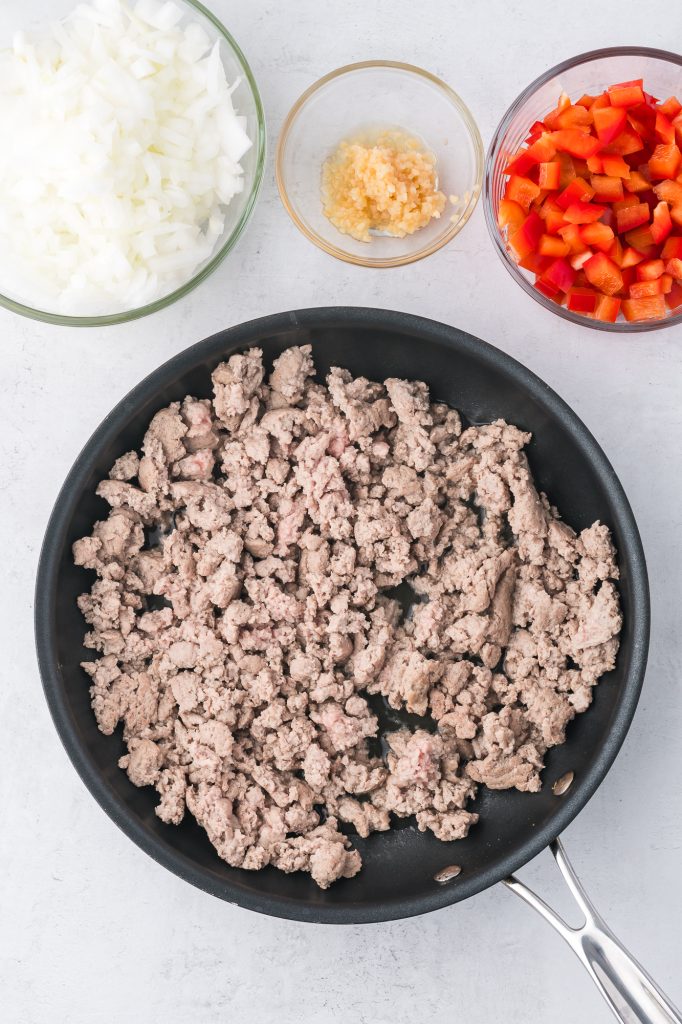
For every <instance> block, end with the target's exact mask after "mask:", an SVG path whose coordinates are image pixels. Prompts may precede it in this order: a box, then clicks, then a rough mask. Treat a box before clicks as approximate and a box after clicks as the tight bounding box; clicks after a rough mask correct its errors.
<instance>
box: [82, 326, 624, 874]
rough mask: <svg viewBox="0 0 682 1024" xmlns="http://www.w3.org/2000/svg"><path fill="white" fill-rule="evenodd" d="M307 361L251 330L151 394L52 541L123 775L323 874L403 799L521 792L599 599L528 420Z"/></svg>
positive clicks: (221, 832) (587, 641)
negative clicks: (158, 401) (533, 460)
mask: <svg viewBox="0 0 682 1024" xmlns="http://www.w3.org/2000/svg"><path fill="white" fill-rule="evenodd" d="M314 376H315V367H314V363H313V359H312V346H310V345H305V346H303V347H301V348H290V349H287V350H285V351H284V352H282V353H281V354H280V355H279V356H278V357H277V358H276V359H275V360H274V364H273V368H272V372H271V373H270V376H269V379H266V374H265V371H264V367H263V361H262V353H261V351H260V350H259V349H257V348H253V349H250V350H248V351H246V352H244V353H242V354H237V355H233V356H231V357H230V358H229V359H228V360H227V361H225V362H223V363H221V364H220V365H219V366H217V367H216V369H215V370H214V372H213V375H212V381H213V389H214V393H213V396H212V397H210V396H208V395H206V396H199V397H197V396H187V397H186V398H185V399H184V401H183V402H182V403H180V402H174V403H173V404H171V405H170V406H168V407H167V408H165V409H161V410H159V411H158V412H157V413H156V415H155V416H154V418H153V419H152V421H151V423H150V425H149V428H148V430H147V432H146V434H145V436H144V438H143V439H142V443H141V446H140V447H141V451H140V452H139V453H138V452H137V451H129V452H126V453H125V454H124V455H122V456H121V457H120V458H119V459H118V460H117V461H116V462H115V463H114V465H113V467H112V469H111V471H110V473H109V476H108V479H106V480H104V481H102V482H101V483H100V485H99V488H98V494H99V495H100V496H101V497H103V498H105V499H106V501H107V502H108V503H109V505H110V513H109V515H108V517H107V518H106V519H103V520H101V521H100V522H97V523H95V524H94V526H93V529H92V533H91V535H90V536H87V537H83V538H82V539H80V540H78V541H76V543H75V544H74V547H73V557H74V561H75V563H76V564H77V565H79V566H82V567H83V568H84V569H87V570H89V571H93V570H94V572H95V573H96V575H97V579H96V580H95V582H94V583H93V584H92V586H91V588H90V590H89V592H88V593H86V594H83V595H82V596H81V597H80V598H79V607H80V609H81V611H82V613H83V616H84V619H85V621H86V622H87V624H88V626H89V627H90V631H89V632H88V633H87V634H86V636H85V639H84V644H85V646H86V648H88V649H89V650H90V651H91V652H92V656H91V660H89V661H87V662H84V663H83V668H84V670H85V672H86V673H87V676H88V677H89V681H90V695H91V701H92V707H93V711H94V714H95V717H96V720H97V724H98V726H99V728H100V729H101V731H102V732H103V733H105V734H106V735H111V734H112V733H113V732H114V731H115V730H116V729H117V728H121V729H122V735H123V741H124V743H125V744H126V746H127V753H126V754H125V755H124V756H123V757H122V758H121V759H120V761H119V764H120V766H121V768H123V769H125V770H126V771H127V773H128V776H129V778H130V781H131V782H132V783H133V784H134V785H135V786H153V787H155V789H156V791H157V793H158V795H159V802H158V805H157V807H156V813H157V815H158V816H159V818H160V819H161V820H162V821H163V822H166V823H168V824H179V823H180V822H181V821H182V820H183V817H184V815H185V813H186V812H187V811H189V813H190V814H192V815H193V816H194V817H195V818H196V820H197V821H198V822H199V824H200V825H201V826H202V827H203V828H204V829H205V830H206V833H207V835H208V837H209V839H210V841H211V842H212V843H213V845H214V846H215V848H216V850H217V852H218V854H219V856H220V857H222V858H223V859H224V860H225V861H227V863H229V864H231V865H233V866H235V867H241V868H245V869H247V870H258V869H260V868H262V867H264V866H265V865H268V864H270V865H273V866H274V867H276V868H278V869H279V870H281V871H287V872H290V871H305V872H308V873H309V874H310V875H311V877H312V879H313V880H314V881H315V882H316V883H317V885H319V886H320V887H321V888H327V887H328V886H329V885H331V884H332V883H333V882H335V881H336V880H338V879H342V878H350V877H352V876H353V875H355V874H356V873H357V872H358V871H359V870H360V867H361V860H360V854H359V853H358V851H357V850H356V849H354V847H353V839H352V836H350V837H349V836H347V835H346V834H345V833H346V832H347V831H348V830H349V827H350V828H352V829H354V831H355V833H356V834H357V835H359V836H361V837H363V838H364V837H367V836H369V835H371V833H373V832H377V831H385V830H387V829H389V828H390V826H391V820H392V816H397V817H410V816H413V818H414V820H415V822H416V825H417V827H418V828H419V829H420V830H422V831H424V830H426V829H428V830H430V831H432V832H433V833H434V835H436V836H437V837H438V838H439V839H441V840H442V841H444V842H452V841H455V840H457V839H460V838H462V837H464V836H466V835H467V833H468V831H469V829H470V828H471V827H472V826H474V825H475V824H476V822H477V820H478V815H477V814H475V813H474V812H472V811H470V810H469V809H468V805H469V803H470V801H471V800H472V798H473V797H474V796H475V794H476V791H477V787H478V786H479V785H483V786H488V787H489V788H490V789H508V788H512V787H515V788H516V789H518V790H521V791H524V792H535V791H537V790H538V789H539V788H540V787H541V785H542V769H543V765H544V757H545V754H546V752H547V750H548V749H549V748H551V747H553V746H556V745H557V744H560V743H563V742H564V739H565V734H566V729H567V728H568V727H569V725H570V722H571V720H572V719H573V717H574V716H575V715H576V714H579V713H581V712H583V711H585V710H586V709H587V708H588V707H589V705H590V702H591V698H592V690H593V687H594V686H595V685H596V684H597V683H598V681H599V678H600V676H601V675H602V674H603V673H604V672H607V671H609V670H610V669H612V668H613V665H614V664H615V659H616V655H617V651H618V635H619V632H620V628H621V612H620V604H619V598H618V591H617V589H616V581H617V579H618V566H617V561H616V552H615V550H614V547H613V543H612V540H611V536H610V533H609V530H608V528H607V526H606V525H604V524H602V523H595V524H594V525H593V526H591V527H589V528H588V529H586V530H583V531H582V533H580V534H579V535H578V534H576V533H574V532H573V530H571V529H570V527H569V526H567V525H566V524H565V523H563V522H562V521H561V520H560V519H559V517H558V513H557V512H556V511H555V510H554V509H553V508H552V507H551V505H550V503H549V501H548V500H547V498H546V497H545V495H543V494H541V493H539V492H538V490H537V488H536V487H535V484H534V482H533V478H532V474H531V471H530V469H529V465H528V462H527V460H526V457H525V454H524V452H523V448H524V446H525V445H526V444H528V442H529V441H530V435H528V434H526V433H523V432H522V431H520V430H518V429H517V428H516V427H514V426H511V425H509V424H507V423H504V422H503V421H501V420H499V421H497V422H495V423H490V424H485V425H480V426H475V427H468V428H467V429H465V430H463V429H462V424H461V420H460V417H459V415H458V414H457V413H456V412H455V411H454V410H451V409H449V408H448V407H447V406H445V405H443V404H434V403H432V402H431V401H430V396H429V392H428V388H427V387H426V385H425V384H423V383H421V382H419V381H416V382H415V381H404V380H399V379H396V378H390V379H389V380H387V381H386V382H385V383H384V384H380V383H375V382H373V381H370V380H367V379H365V378H362V377H359V378H353V377H352V375H351V374H350V373H349V372H348V371H347V370H343V369H338V368H334V369H332V370H331V372H330V373H329V375H328V377H327V381H326V385H324V384H321V383H318V382H316V381H315V379H314ZM394 588H399V589H398V590H397V591H396V590H394ZM409 594H411V604H412V607H411V609H410V610H409V612H407V614H406V610H405V606H403V605H402V604H401V602H402V600H403V598H404V597H405V596H406V595H409ZM409 603H410V602H408V604H409ZM381 698H383V700H384V701H385V702H386V704H387V705H388V706H389V707H390V708H391V712H390V714H391V721H392V722H393V725H392V728H391V729H389V730H382V719H381V715H379V716H377V713H376V708H377V707H378V705H379V704H381ZM377 702H378V703H377ZM402 712H407V713H409V715H410V716H415V715H416V716H424V719H423V727H415V726H414V724H413V723H414V717H411V718H410V719H409V721H410V723H412V724H410V725H409V726H406V727H404V728H396V727H395V715H396V714H397V715H398V716H400V715H401V713H402ZM426 716H430V717H426ZM386 717H387V718H388V715H387V716H386ZM380 737H381V738H382V739H383V740H384V741H385V747H386V750H387V752H386V754H385V755H381V754H380V753H379V750H380V744H379V743H378V742H377V739H378V738H380Z"/></svg>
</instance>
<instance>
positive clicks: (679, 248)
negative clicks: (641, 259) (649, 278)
mask: <svg viewBox="0 0 682 1024" xmlns="http://www.w3.org/2000/svg"><path fill="white" fill-rule="evenodd" d="M661 259H664V260H680V259H682V237H681V236H680V235H671V237H670V238H667V239H666V242H665V245H664V246H663V248H662V249H661ZM668 273H670V271H668Z"/></svg>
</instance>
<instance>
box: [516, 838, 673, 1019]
mask: <svg viewBox="0 0 682 1024" xmlns="http://www.w3.org/2000/svg"><path fill="white" fill-rule="evenodd" d="M550 848H551V850H552V853H553V854H554V858H555V860H556V862H557V864H558V865H559V868H560V870H561V873H562V875H563V876H564V879H565V880H566V884H567V885H568V887H569V889H570V890H571V892H572V894H573V896H574V898H575V900H576V903H577V904H578V906H579V907H580V909H581V910H582V912H583V914H584V915H585V923H584V924H583V925H582V926H581V927H580V928H571V927H569V925H567V924H566V922H565V921H564V920H563V918H561V917H559V915H558V914H556V913H555V912H554V911H553V910H552V909H551V907H549V906H548V905H547V904H546V903H545V901H544V900H542V899H540V897H539V896H536V895H535V893H534V892H533V891H532V890H531V889H529V888H528V886H527V885H524V884H523V882H520V881H519V879H518V878H516V877H514V875H512V876H511V877H510V878H506V879H505V885H506V886H508V887H509V888H510V889H512V890H513V891H514V892H515V893H516V894H517V895H518V896H520V897H521V899H522V900H525V901H526V903H529V904H530V906H531V907H533V908H534V909H535V910H537V912H538V914H541V915H542V916H543V917H544V919H545V920H546V921H549V923H550V924H551V925H552V926H553V927H554V928H555V929H556V930H557V931H558V933H559V935H561V937H562V938H563V939H564V940H565V941H566V942H567V943H568V945H569V946H570V947H571V949H572V950H573V952H574V953H575V954H576V956H577V957H578V959H579V960H580V962H581V963H582V964H583V965H584V967H585V968H586V969H587V971H588V972H589V973H590V975H591V977H592V980H593V981H594V983H595V985H596V986H597V988H598V989H599V991H600V992H601V994H602V995H603V997H604V999H605V1000H606V1002H607V1003H608V1004H609V1006H610V1007H611V1009H612V1010H613V1012H614V1014H615V1015H616V1017H617V1018H618V1020H619V1021H622V1022H623V1024H635V1022H636V1024H682V1016H681V1015H680V1013H679V1011H678V1010H676V1009H675V1007H674V1006H673V1005H672V1003H671V1002H670V1000H669V999H667V998H666V996H665V995H664V994H663V993H662V992H661V990H660V988H658V986H657V985H656V983H655V982H654V981H653V979H652V978H650V977H649V975H648V974H647V972H646V971H645V970H644V968H643V967H641V966H640V965H639V964H638V963H637V961H636V960H635V959H633V957H632V956H630V954H629V953H628V951H627V950H626V949H625V947H624V946H623V945H621V943H620V942H619V941H618V939H617V938H616V936H615V935H614V934H613V932H612V931H611V929H610V928H609V927H608V925H607V924H606V922H605V921H604V920H603V918H602V917H600V915H599V914H598V913H597V911H596V910H595V909H594V907H593V906H592V904H591V902H590V900H589V899H588V897H587V894H586V893H585V890H584V889H583V887H582V886H581V884H580V881H579V880H578V877H577V876H576V874H575V871H574V870H573V868H572V867H571V864H570V862H569V860H568V857H567V856H566V854H565V852H564V848H563V846H562V845H561V843H560V841H559V840H558V839H557V840H555V841H554V842H553V843H552V845H551V847H550Z"/></svg>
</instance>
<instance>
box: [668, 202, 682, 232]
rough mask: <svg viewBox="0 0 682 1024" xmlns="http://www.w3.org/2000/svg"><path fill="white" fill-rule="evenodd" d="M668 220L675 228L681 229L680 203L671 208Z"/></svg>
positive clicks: (681, 207)
mask: <svg viewBox="0 0 682 1024" xmlns="http://www.w3.org/2000/svg"><path fill="white" fill-rule="evenodd" d="M670 219H671V220H672V222H673V224H674V225H675V226H676V227H678V228H682V203H678V205H677V206H673V208H672V210H671V211H670Z"/></svg>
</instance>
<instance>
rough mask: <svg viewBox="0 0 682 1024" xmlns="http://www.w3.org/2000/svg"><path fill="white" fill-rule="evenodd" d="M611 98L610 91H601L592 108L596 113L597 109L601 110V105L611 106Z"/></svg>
mask: <svg viewBox="0 0 682 1024" xmlns="http://www.w3.org/2000/svg"><path fill="white" fill-rule="evenodd" d="M610 106H611V100H610V99H609V94H608V92H602V93H600V94H599V95H598V96H597V98H596V99H595V101H594V103H593V104H592V107H591V110H592V112H593V113H594V111H595V110H599V108H600V107H610Z"/></svg>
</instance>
